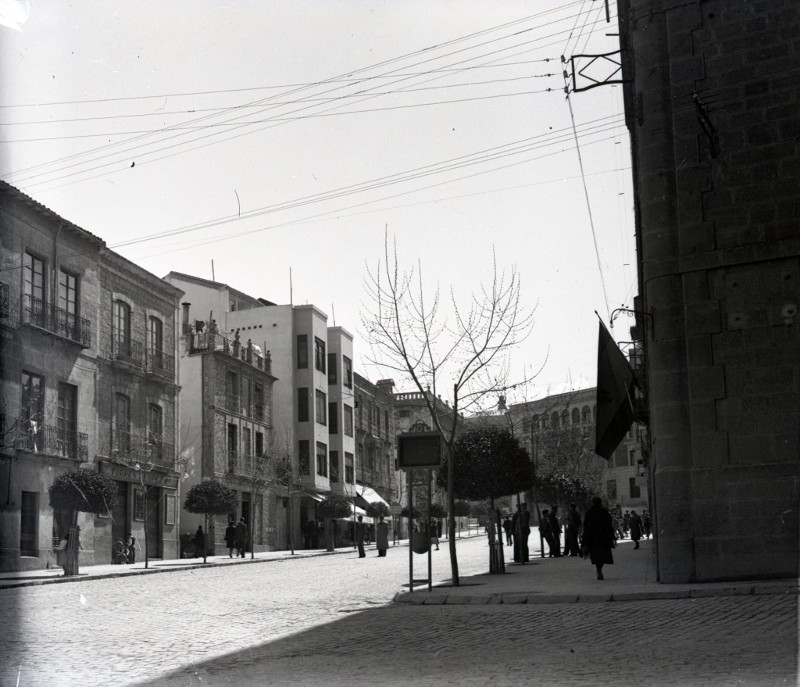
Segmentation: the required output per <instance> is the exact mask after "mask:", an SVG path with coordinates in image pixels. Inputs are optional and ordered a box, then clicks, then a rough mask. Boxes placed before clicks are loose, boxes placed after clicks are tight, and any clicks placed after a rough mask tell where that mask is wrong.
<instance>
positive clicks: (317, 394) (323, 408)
mask: <svg viewBox="0 0 800 687" xmlns="http://www.w3.org/2000/svg"><path fill="white" fill-rule="evenodd" d="M314 401H315V403H314V405H315V409H316V413H315V417H316V420H317V423H318V424H320V425H327V424H328V396H327V395H326V394H325V392H323V391H320V390H319V389H315V390H314Z"/></svg>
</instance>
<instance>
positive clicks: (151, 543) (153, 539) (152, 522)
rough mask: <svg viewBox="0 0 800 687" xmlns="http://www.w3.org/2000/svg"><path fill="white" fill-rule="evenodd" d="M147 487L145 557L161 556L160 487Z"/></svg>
mask: <svg viewBox="0 0 800 687" xmlns="http://www.w3.org/2000/svg"><path fill="white" fill-rule="evenodd" d="M145 488H146V489H147V514H146V515H145V517H146V518H147V557H148V558H161V556H162V555H163V552H162V551H161V518H160V517H159V514H160V513H161V488H160V487H145Z"/></svg>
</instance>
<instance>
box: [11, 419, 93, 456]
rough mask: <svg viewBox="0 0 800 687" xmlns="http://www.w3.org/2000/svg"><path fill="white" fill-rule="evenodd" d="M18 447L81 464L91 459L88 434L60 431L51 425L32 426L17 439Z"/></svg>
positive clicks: (22, 449)
mask: <svg viewBox="0 0 800 687" xmlns="http://www.w3.org/2000/svg"><path fill="white" fill-rule="evenodd" d="M23 424H24V423H23ZM16 445H17V448H18V449H19V450H21V451H28V452H29V453H41V454H42V455H45V456H55V457H58V458H69V459H70V460H75V461H79V462H85V461H87V460H88V459H89V435H88V434H86V433H84V432H73V431H69V430H65V429H59V428H58V427H53V426H51V425H42V426H37V425H36V424H35V423H34V424H32V426H31V428H30V429H29V430H28V431H27V432H25V433H24V434H23V435H22V436H19V437H17V442H16Z"/></svg>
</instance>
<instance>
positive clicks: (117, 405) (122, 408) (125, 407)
mask: <svg viewBox="0 0 800 687" xmlns="http://www.w3.org/2000/svg"><path fill="white" fill-rule="evenodd" d="M112 437H113V440H114V450H115V451H117V452H119V453H130V450H131V401H130V399H129V398H128V397H127V396H126V395H125V394H115V395H114V424H113V427H112Z"/></svg>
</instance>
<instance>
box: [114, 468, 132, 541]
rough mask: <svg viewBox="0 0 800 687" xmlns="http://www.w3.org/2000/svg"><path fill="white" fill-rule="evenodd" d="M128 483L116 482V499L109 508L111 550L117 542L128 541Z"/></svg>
mask: <svg viewBox="0 0 800 687" xmlns="http://www.w3.org/2000/svg"><path fill="white" fill-rule="evenodd" d="M128 513H129V511H128V483H127V482H117V501H116V503H115V504H114V506H113V507H112V509H111V550H112V551H113V550H114V545H115V544H116V543H117V542H122V543H123V544H124V543H126V542H127V541H128V532H130V531H131V526H130V525H131V524H130V521H129V519H128V518H129V515H128Z"/></svg>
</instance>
